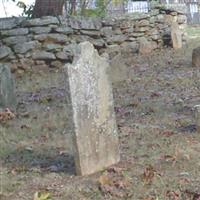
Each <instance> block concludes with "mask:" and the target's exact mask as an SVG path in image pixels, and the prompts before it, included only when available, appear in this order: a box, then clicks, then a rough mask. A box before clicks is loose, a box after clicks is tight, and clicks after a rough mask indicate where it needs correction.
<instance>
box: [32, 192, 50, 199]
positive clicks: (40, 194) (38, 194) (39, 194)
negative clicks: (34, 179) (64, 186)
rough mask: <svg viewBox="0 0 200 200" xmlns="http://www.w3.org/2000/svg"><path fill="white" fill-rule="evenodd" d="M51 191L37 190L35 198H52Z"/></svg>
mask: <svg viewBox="0 0 200 200" xmlns="http://www.w3.org/2000/svg"><path fill="white" fill-rule="evenodd" d="M50 196H51V195H50V193H48V192H36V193H35V194H34V198H33V200H51V197H50Z"/></svg>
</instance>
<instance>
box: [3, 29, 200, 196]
mask: <svg viewBox="0 0 200 200" xmlns="http://www.w3.org/2000/svg"><path fill="white" fill-rule="evenodd" d="M191 32H192V31H191ZM197 41H198V40H197V39H196V40H194V41H191V43H190V44H189V45H188V47H187V48H186V49H182V50H179V51H174V50H172V49H165V50H162V51H160V52H154V53H153V54H151V55H149V56H142V55H140V56H132V57H127V58H124V59H125V62H126V64H127V66H128V70H129V73H128V77H127V79H126V80H124V81H123V82H120V83H117V84H114V85H113V88H114V100H115V110H116V118H117V125H118V129H119V137H120V149H121V162H120V163H119V164H118V165H116V166H115V168H111V169H110V170H105V171H103V172H99V173H97V174H94V175H91V176H87V177H77V176H75V174H74V173H75V171H74V161H73V144H72V131H71V121H70V118H71V114H70V111H69V110H68V108H67V103H66V99H65V93H66V92H67V91H66V88H65V84H64V79H65V77H64V76H63V74H62V72H61V71H49V72H48V73H46V74H43V73H41V74H37V73H30V74H26V75H24V76H23V77H21V78H17V94H18V97H17V98H18V102H19V105H18V114H17V117H16V118H15V119H14V120H12V121H9V122H8V123H6V124H2V125H1V126H0V136H1V140H0V146H1V151H0V160H1V191H0V198H1V199H2V200H10V199H15V200H23V199H25V200H33V196H34V194H35V193H36V192H48V193H50V195H51V199H54V200H66V199H73V200H76V199H77V200H78V199H94V200H96V199H133V200H140V199H141V200H165V199H167V200H168V199H169V200H171V199H174V200H175V199H176V200H177V199H178V200H184V199H187V200H189V199H191V200H194V199H198V198H199V197H200V154H199V152H200V135H199V134H197V131H196V127H195V119H194V116H193V107H194V105H196V104H199V102H200V96H199V85H200V72H199V69H197V68H193V67H192V66H191V52H192V49H193V48H194V47H196V46H198V44H199V42H197ZM102 175H103V176H106V177H107V178H108V179H109V181H108V183H107V184H105V183H100V181H99V180H100V178H101V177H102Z"/></svg>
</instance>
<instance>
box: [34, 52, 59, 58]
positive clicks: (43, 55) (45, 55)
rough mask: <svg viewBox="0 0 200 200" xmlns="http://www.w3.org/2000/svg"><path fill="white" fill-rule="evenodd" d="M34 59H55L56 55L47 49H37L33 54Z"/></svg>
mask: <svg viewBox="0 0 200 200" xmlns="http://www.w3.org/2000/svg"><path fill="white" fill-rule="evenodd" d="M32 58H33V60H55V59H56V56H55V55H54V54H53V53H50V52H47V51H36V52H34V53H33V55H32Z"/></svg>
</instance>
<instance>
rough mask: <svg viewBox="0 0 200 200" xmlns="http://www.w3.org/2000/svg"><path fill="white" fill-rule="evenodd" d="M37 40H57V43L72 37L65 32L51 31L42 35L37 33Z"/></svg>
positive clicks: (64, 41)
mask: <svg viewBox="0 0 200 200" xmlns="http://www.w3.org/2000/svg"><path fill="white" fill-rule="evenodd" d="M34 38H35V40H39V41H41V42H42V41H48V42H50V41H51V42H55V43H60V44H63V43H66V42H68V41H70V38H69V37H68V36H66V35H64V34H58V33H55V34H53V33H50V34H41V35H36V36H35V37H34Z"/></svg>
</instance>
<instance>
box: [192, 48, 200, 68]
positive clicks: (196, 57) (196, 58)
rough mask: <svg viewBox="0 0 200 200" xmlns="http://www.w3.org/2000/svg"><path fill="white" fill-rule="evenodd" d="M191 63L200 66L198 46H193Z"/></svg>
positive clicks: (199, 49)
mask: <svg viewBox="0 0 200 200" xmlns="http://www.w3.org/2000/svg"><path fill="white" fill-rule="evenodd" d="M192 65H193V67H199V68H200V47H197V48H195V49H194V50H193V52H192Z"/></svg>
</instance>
